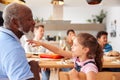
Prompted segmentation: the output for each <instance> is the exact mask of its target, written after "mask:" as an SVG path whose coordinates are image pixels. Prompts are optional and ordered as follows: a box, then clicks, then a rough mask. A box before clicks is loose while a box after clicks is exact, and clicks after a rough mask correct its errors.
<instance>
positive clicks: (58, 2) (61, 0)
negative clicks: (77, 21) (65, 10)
mask: <svg viewBox="0 0 120 80" xmlns="http://www.w3.org/2000/svg"><path fill="white" fill-rule="evenodd" d="M51 4H53V5H63V4H64V0H52V1H51Z"/></svg>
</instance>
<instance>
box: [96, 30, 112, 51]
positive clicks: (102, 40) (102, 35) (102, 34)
mask: <svg viewBox="0 0 120 80" xmlns="http://www.w3.org/2000/svg"><path fill="white" fill-rule="evenodd" d="M107 36H108V33H107V32H106V31H99V32H98V33H97V36H96V37H97V40H98V42H99V44H100V45H101V47H102V48H103V51H104V53H105V52H109V51H112V50H113V49H112V46H111V45H110V44H108V39H107Z"/></svg>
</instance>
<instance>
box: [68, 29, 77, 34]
mask: <svg viewBox="0 0 120 80" xmlns="http://www.w3.org/2000/svg"><path fill="white" fill-rule="evenodd" d="M70 32H73V33H75V31H74V30H73V29H69V30H67V35H68V34H69V33H70Z"/></svg>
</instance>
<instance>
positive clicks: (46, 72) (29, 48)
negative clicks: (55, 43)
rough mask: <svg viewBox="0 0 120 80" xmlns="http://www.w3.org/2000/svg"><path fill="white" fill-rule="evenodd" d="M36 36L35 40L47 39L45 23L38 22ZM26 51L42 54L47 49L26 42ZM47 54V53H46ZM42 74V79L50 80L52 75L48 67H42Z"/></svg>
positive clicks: (34, 31) (35, 28)
mask: <svg viewBox="0 0 120 80" xmlns="http://www.w3.org/2000/svg"><path fill="white" fill-rule="evenodd" d="M33 33H34V38H33V40H36V41H45V39H44V38H43V36H44V25H42V24H41V23H36V24H35V27H34V30H33ZM24 49H25V52H26V53H27V52H28V53H30V52H32V53H33V54H40V53H46V51H47V49H46V48H44V47H42V46H39V47H32V46H31V45H28V43H27V42H26V44H25V47H24ZM46 54H47V53H46ZM41 75H42V80H49V76H50V69H48V68H46V69H42V70H41Z"/></svg>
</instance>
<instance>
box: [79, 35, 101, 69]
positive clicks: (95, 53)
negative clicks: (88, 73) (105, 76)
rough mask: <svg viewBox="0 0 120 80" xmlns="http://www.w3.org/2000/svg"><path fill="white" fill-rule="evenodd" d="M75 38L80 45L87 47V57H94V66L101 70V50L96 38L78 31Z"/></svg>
mask: <svg viewBox="0 0 120 80" xmlns="http://www.w3.org/2000/svg"><path fill="white" fill-rule="evenodd" d="M77 39H78V41H79V43H80V44H81V45H82V46H84V47H88V48H89V51H88V53H87V57H88V58H89V59H95V62H96V66H97V67H98V71H101V70H102V59H103V50H102V48H101V46H100V45H99V43H98V42H97V39H96V38H95V37H94V36H93V35H91V34H89V33H80V34H78V35H77Z"/></svg>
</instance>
